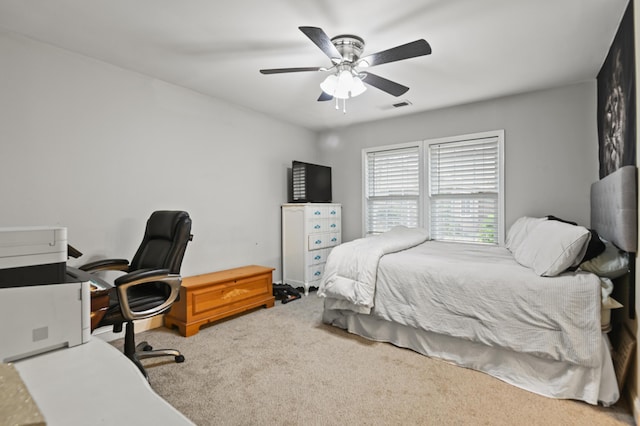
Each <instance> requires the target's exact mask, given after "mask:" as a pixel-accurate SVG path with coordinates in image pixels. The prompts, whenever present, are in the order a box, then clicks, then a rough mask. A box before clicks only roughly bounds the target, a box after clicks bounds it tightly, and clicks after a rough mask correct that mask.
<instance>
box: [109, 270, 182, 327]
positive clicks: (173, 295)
mask: <svg viewBox="0 0 640 426" xmlns="http://www.w3.org/2000/svg"><path fill="white" fill-rule="evenodd" d="M147 283H164V284H166V285H168V286H169V289H170V293H169V297H167V299H166V300H165V301H164V302H163V303H162V304H161V305H159V306H156V307H155V308H152V309H147V310H144V311H133V310H131V307H130V306H129V299H128V298H127V290H128V289H129V288H131V287H135V286H137V285H141V284H147ZM181 284H182V277H181V276H180V275H178V274H171V273H170V270H169V269H143V270H139V271H133V272H130V273H128V274H125V275H122V276H121V277H118V279H116V280H115V285H116V291H117V292H118V299H119V300H120V311H121V312H122V316H123V317H124V318H125V319H126V320H127V321H132V320H138V319H143V318H149V317H152V316H155V315H158V314H160V313H162V312H164V311H165V310H167V309H169V308H170V307H171V305H172V304H173V302H175V300H176V299H177V298H178V296H179V295H180V285H181Z"/></svg>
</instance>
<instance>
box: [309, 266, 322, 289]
mask: <svg viewBox="0 0 640 426" xmlns="http://www.w3.org/2000/svg"><path fill="white" fill-rule="evenodd" d="M323 272H324V263H320V264H318V265H311V266H309V267H308V268H307V271H306V273H305V281H308V282H312V281H319V280H320V278H322V273H323ZM315 285H316V284H314V286H315Z"/></svg>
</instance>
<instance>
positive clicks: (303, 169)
mask: <svg viewBox="0 0 640 426" xmlns="http://www.w3.org/2000/svg"><path fill="white" fill-rule="evenodd" d="M290 196H291V199H290V200H289V202H291V203H330V202H331V200H332V197H331V167H328V166H320V165H318V164H311V163H304V162H302V161H293V163H292V164H291V191H290Z"/></svg>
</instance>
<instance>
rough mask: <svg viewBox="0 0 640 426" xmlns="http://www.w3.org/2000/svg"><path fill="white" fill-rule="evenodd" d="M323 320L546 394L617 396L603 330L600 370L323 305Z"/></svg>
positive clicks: (597, 399)
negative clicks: (332, 308)
mask: <svg viewBox="0 0 640 426" xmlns="http://www.w3.org/2000/svg"><path fill="white" fill-rule="evenodd" d="M323 322H324V323H326V324H331V325H334V326H336V327H339V328H342V329H345V330H347V331H348V332H350V333H353V334H357V335H359V336H362V337H364V338H367V339H370V340H375V341H378V342H388V343H392V344H393V345H395V346H399V347H402V348H407V349H411V350H413V351H416V352H418V353H420V354H422V355H426V356H429V357H433V358H439V359H442V360H445V361H448V362H451V363H453V364H455V365H458V366H461V367H466V368H471V369H473V370H477V371H481V372H484V373H487V374H489V375H491V376H493V377H495V378H497V379H500V380H502V381H504V382H506V383H509V384H511V385H513V386H517V387H519V388H521V389H524V390H527V391H529V392H533V393H536V394H539V395H543V396H546V397H550V398H558V399H576V400H580V401H585V402H587V403H589V404H593V405H597V404H598V403H600V404H602V405H604V406H609V405H612V404H614V403H615V402H616V401H617V400H618V398H619V397H620V392H619V390H618V384H617V381H616V375H615V371H614V369H613V362H612V360H611V355H610V351H609V348H610V344H609V339H608V337H607V335H606V334H604V333H603V334H602V345H601V346H602V351H603V354H602V355H603V356H602V364H601V365H600V367H599V368H591V367H583V366H579V365H575V364H569V363H567V362H561V361H554V360H549V359H543V358H538V357H535V356H532V355H529V354H522V353H517V352H513V351H511V350H508V349H502V348H496V347H491V346H486V345H484V344H481V343H476V342H471V341H468V340H463V339H459V338H455V337H451V336H446V335H442V334H437V333H432V332H427V331H423V330H419V329H416V328H413V327H409V326H404V325H401V324H397V323H393V322H390V321H386V320H382V319H379V318H376V317H373V316H371V315H365V314H356V313H353V312H345V311H339V310H327V309H325V310H324V311H323Z"/></svg>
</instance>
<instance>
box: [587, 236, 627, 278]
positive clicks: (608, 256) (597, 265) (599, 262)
mask: <svg viewBox="0 0 640 426" xmlns="http://www.w3.org/2000/svg"><path fill="white" fill-rule="evenodd" d="M604 247H605V249H604V251H603V252H602V253H600V254H599V255H598V256H596V257H594V258H593V259H591V260H587V261H586V262H582V263H581V264H580V269H582V270H584V271H588V272H591V273H594V274H596V275H598V276H599V277H606V278H610V279H612V280H613V279H616V278H619V277H621V276H623V275H625V274H627V273H629V254H628V253H626V252H623V251H621V250H620V249H618V247H616V246H615V245H613V243H612V242H609V241H605V242H604Z"/></svg>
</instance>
